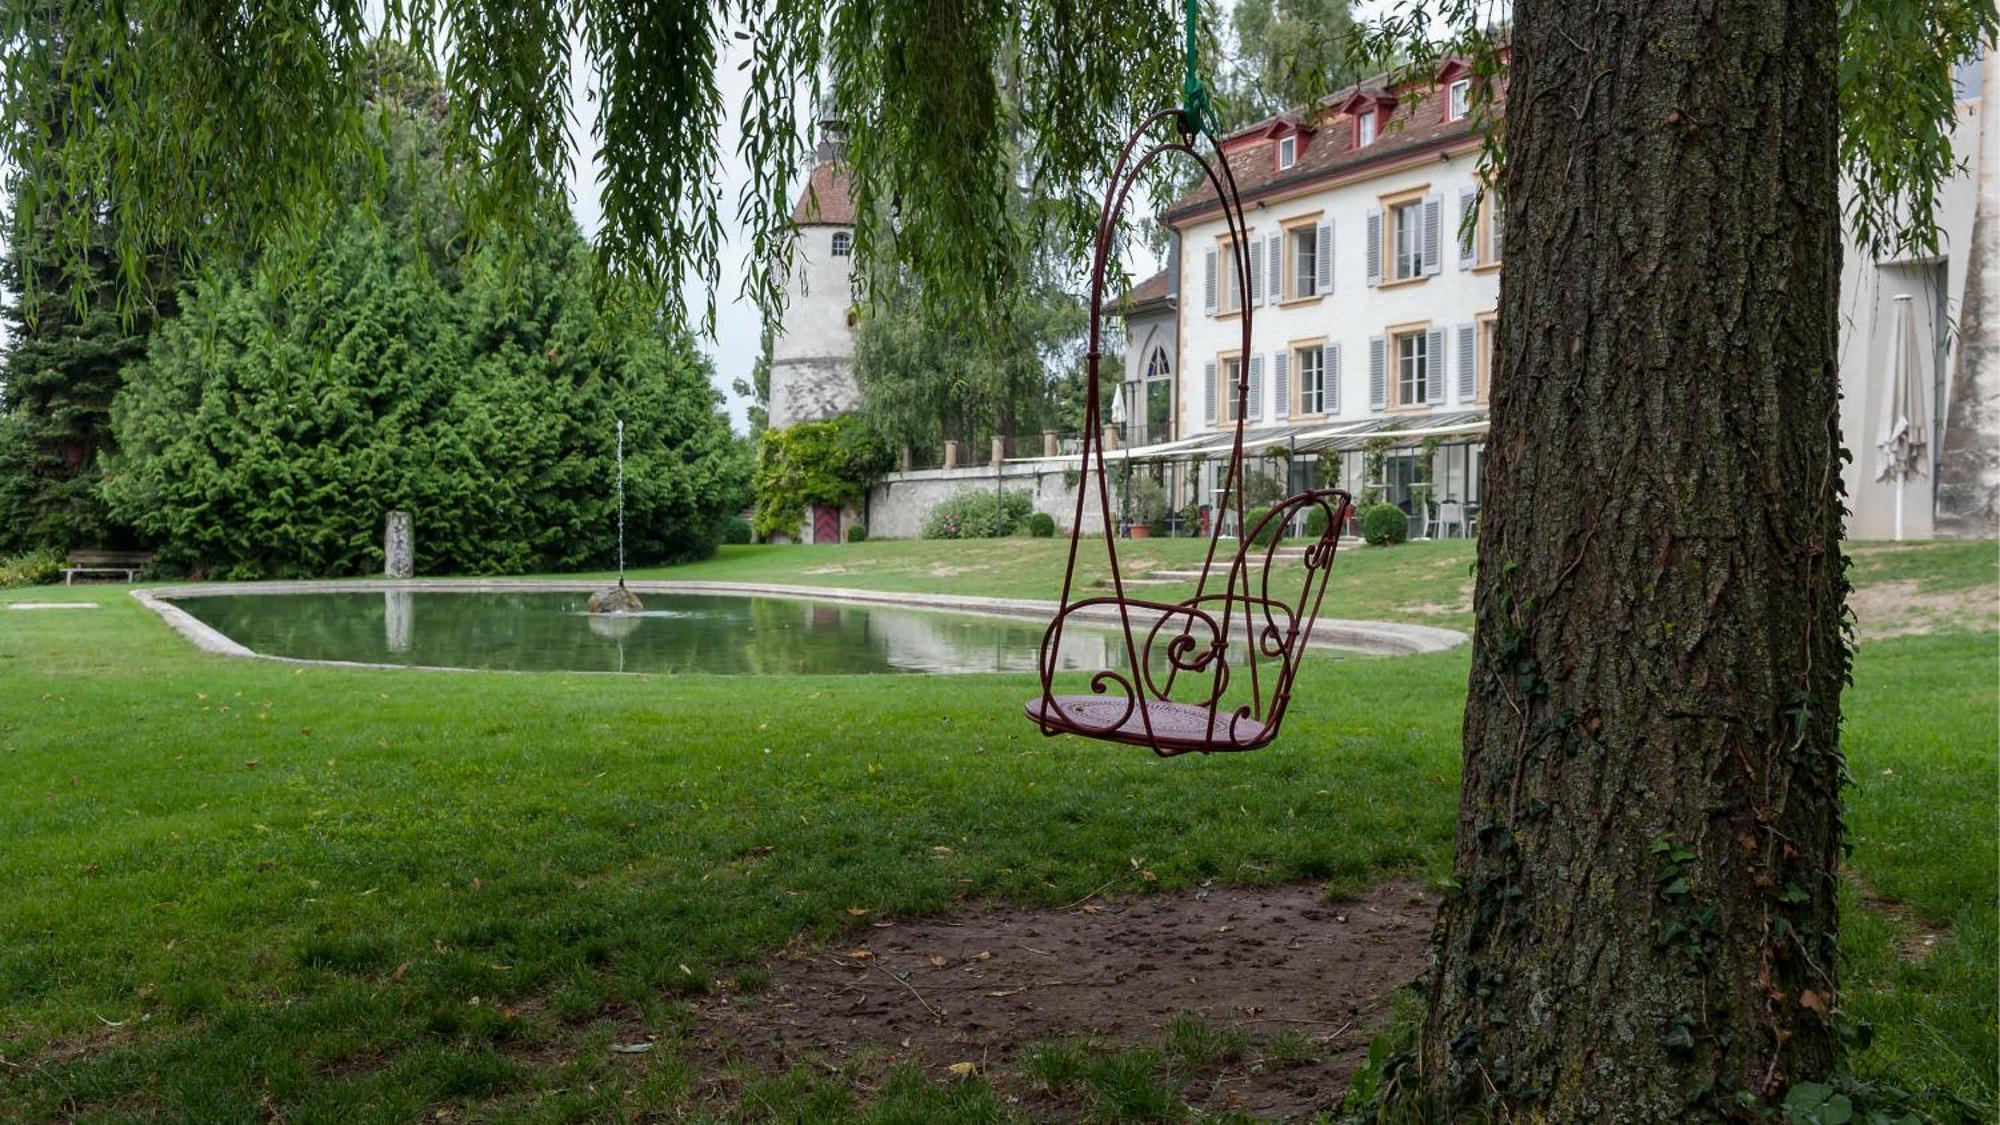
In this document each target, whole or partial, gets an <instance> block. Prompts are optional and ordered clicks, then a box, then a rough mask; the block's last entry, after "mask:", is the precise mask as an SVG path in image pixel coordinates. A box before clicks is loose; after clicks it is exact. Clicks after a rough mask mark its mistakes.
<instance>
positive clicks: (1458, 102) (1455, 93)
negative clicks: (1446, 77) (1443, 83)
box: [1444, 78, 1472, 121]
mask: <svg viewBox="0 0 2000 1125" xmlns="http://www.w3.org/2000/svg"><path fill="white" fill-rule="evenodd" d="M1471 102H1472V79H1470V78H1461V79H1459V80H1458V81H1456V82H1453V83H1452V84H1451V86H1450V88H1449V90H1448V92H1447V93H1446V95H1445V107H1444V119H1445V120H1446V121H1457V120H1459V119H1460V118H1462V117H1464V116H1465V112H1466V110H1467V108H1468V107H1469V106H1470V104H1471Z"/></svg>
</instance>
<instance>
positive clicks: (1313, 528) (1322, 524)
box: [1306, 504, 1326, 541]
mask: <svg viewBox="0 0 2000 1125" xmlns="http://www.w3.org/2000/svg"><path fill="white" fill-rule="evenodd" d="M1325 534H1326V509H1325V508H1322V507H1320V506H1319V505H1318V504H1314V505H1313V506H1312V507H1310V508H1307V509H1306V538H1307V539H1312V540H1315V541H1317V540H1318V539H1319V537H1320V536H1322V535H1325Z"/></svg>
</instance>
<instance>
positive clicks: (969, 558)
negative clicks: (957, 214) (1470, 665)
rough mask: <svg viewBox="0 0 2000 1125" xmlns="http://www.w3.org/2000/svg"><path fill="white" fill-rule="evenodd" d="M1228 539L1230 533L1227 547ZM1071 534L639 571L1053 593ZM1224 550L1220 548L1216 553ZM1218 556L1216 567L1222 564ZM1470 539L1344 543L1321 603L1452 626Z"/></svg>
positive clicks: (1127, 556) (1141, 560)
mask: <svg viewBox="0 0 2000 1125" xmlns="http://www.w3.org/2000/svg"><path fill="white" fill-rule="evenodd" d="M1117 546H1118V560H1119V570H1120V572H1121V573H1123V574H1124V575H1125V576H1126V577H1128V578H1130V577H1138V576H1141V575H1144V574H1145V573H1146V572H1148V571H1151V570H1155V569H1162V570H1171V569H1182V568H1186V569H1196V568H1199V567H1200V566H1201V561H1202V556H1203V554H1204V553H1205V552H1206V550H1207V546H1208V545H1207V542H1206V541H1205V540H1196V539H1147V540H1140V541H1125V540H1121V541H1119V543H1118V545H1117ZM1228 547H1229V544H1228V543H1227V542H1225V544H1224V547H1223V551H1226V550H1227V549H1228ZM1068 548H1069V543H1068V541H1067V540H1062V539H1028V538H1024V537H1014V538H1008V539H962V540H952V541H939V540H869V541H868V542H866V543H841V544H829V545H827V546H799V545H793V546H785V547H767V546H750V547H724V548H722V550H721V552H720V554H718V555H717V557H715V558H713V559H709V560H707V561H706V562H699V563H692V564H689V565H686V566H676V567H656V568H649V569H641V570H635V571H633V572H632V576H633V577H636V578H669V579H682V580H688V581H740V582H782V583H789V584H793V585H806V586H834V587H842V588H861V589H870V590H909V591H915V592H920V593H937V594H976V595H982V596H986V597H997V598H1048V599H1054V598H1055V597H1056V596H1057V595H1059V594H1060V593H1061V592H1062V575H1063V560H1064V555H1065V553H1066V552H1067V550H1068ZM1225 557H1226V556H1225V555H1224V554H1222V553H1221V552H1219V553H1218V559H1219V560H1220V559H1222V558H1225ZM1077 559H1078V566H1077V576H1078V584H1079V588H1080V589H1086V590H1088V591H1089V592H1092V593H1101V592H1102V588H1101V586H1100V585H1096V584H1103V583H1106V582H1107V576H1108V575H1109V573H1110V568H1109V567H1108V566H1107V565H1106V562H1105V551H1104V541H1103V540H1102V539H1090V540H1085V541H1084V543H1083V544H1082V546H1081V548H1080V549H1079V550H1078V552H1077ZM1220 565H1221V564H1220V562H1218V570H1219V569H1220ZM1471 567H1472V543H1471V542H1470V541H1469V540H1464V539H1459V540H1441V541H1436V542H1422V543H1407V544H1404V545H1402V546H1400V547H1396V548H1393V549H1385V548H1379V547H1365V546H1356V547H1352V548H1349V547H1343V548H1342V549H1341V553H1340V554H1339V556H1338V557H1337V558H1336V560H1335V562H1334V567H1333V577H1332V579H1331V580H1330V582H1329V584H1328V587H1327V595H1326V604H1325V608H1324V609H1323V610H1322V612H1323V613H1325V614H1326V615H1327V616H1329V617H1354V618H1370V619H1383V618H1395V619H1400V620H1406V621H1417V622H1421V623H1424V624H1432V625H1443V626H1446V627H1448V628H1459V629H1466V628H1470V627H1471V623H1472V614H1471V597H1472V573H1471ZM1193 590H1194V583H1193V582H1192V581H1188V582H1182V583H1179V584H1176V585H1172V586H1153V587H1146V588H1144V589H1142V590H1141V589H1135V590H1134V591H1133V593H1134V594H1137V595H1141V596H1144V597H1147V598H1156V599H1167V600H1171V599H1174V598H1178V597H1182V596H1185V595H1186V594H1188V593H1191V592H1192V591H1193Z"/></svg>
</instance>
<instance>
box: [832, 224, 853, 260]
mask: <svg viewBox="0 0 2000 1125" xmlns="http://www.w3.org/2000/svg"><path fill="white" fill-rule="evenodd" d="M853 251H854V236H853V235H852V234H849V233H848V232H846V231H844V230H837V231H834V232H833V256H834V257H836V258H845V257H847V256H848V255H849V254H850V253H852V252H853Z"/></svg>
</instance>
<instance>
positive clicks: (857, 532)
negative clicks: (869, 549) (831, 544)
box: [847, 523, 868, 543]
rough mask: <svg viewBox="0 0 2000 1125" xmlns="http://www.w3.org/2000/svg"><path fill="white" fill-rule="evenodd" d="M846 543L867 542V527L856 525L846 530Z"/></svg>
mask: <svg viewBox="0 0 2000 1125" xmlns="http://www.w3.org/2000/svg"><path fill="white" fill-rule="evenodd" d="M847 541H848V542H849V543H866V542H868V525H867V524H860V523H857V524H855V525H854V526H853V527H850V528H848V529H847Z"/></svg>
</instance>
